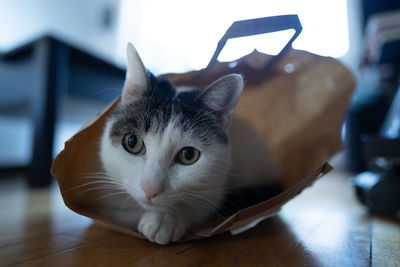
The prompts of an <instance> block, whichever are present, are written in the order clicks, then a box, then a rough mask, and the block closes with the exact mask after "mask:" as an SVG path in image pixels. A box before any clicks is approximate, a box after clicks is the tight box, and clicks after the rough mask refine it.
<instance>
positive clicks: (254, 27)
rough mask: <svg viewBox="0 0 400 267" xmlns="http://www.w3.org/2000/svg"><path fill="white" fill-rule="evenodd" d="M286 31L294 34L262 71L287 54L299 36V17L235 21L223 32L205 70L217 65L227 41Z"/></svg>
mask: <svg viewBox="0 0 400 267" xmlns="http://www.w3.org/2000/svg"><path fill="white" fill-rule="evenodd" d="M288 29H294V30H295V33H294V34H293V36H292V38H291V39H290V40H289V41H288V42H287V44H286V45H285V46H284V47H283V49H282V50H281V51H280V52H279V54H278V55H276V56H275V57H273V59H272V60H271V61H269V62H268V64H267V65H266V66H265V68H264V70H267V69H269V68H270V67H271V66H272V65H274V64H275V62H277V61H278V60H279V59H280V58H281V57H282V56H283V55H284V54H285V53H286V52H287V50H288V49H289V48H290V47H291V45H292V43H293V41H294V40H296V38H297V36H299V34H300V33H301V31H302V29H303V27H302V26H301V23H300V20H299V17H298V16H297V15H281V16H274V17H265V18H257V19H249V20H240V21H235V22H234V23H232V25H231V26H230V27H229V29H228V30H227V31H226V32H225V34H224V36H222V38H221V40H219V42H218V45H217V49H216V50H215V52H214V55H213V56H212V58H211V60H210V63H208V65H207V68H209V67H211V66H213V65H214V64H215V63H217V58H218V56H219V54H220V53H221V51H222V49H223V48H224V46H225V44H226V42H227V41H228V39H232V38H238V37H246V36H252V35H258V34H263V33H270V32H278V31H283V30H288Z"/></svg>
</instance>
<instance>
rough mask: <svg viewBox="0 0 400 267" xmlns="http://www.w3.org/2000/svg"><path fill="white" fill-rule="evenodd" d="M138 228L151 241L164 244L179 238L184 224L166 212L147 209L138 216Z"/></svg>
mask: <svg viewBox="0 0 400 267" xmlns="http://www.w3.org/2000/svg"><path fill="white" fill-rule="evenodd" d="M138 230H139V232H140V233H141V234H143V235H144V236H145V237H147V238H148V239H149V240H150V241H151V242H155V243H157V244H160V245H166V244H168V243H169V242H171V241H177V240H178V239H180V238H181V237H182V236H183V235H184V234H185V231H186V226H185V224H184V222H183V220H181V219H179V218H178V217H173V216H172V215H170V214H168V213H161V212H153V211H148V212H146V213H145V214H143V216H142V217H141V218H140V221H139V225H138Z"/></svg>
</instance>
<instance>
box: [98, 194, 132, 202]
mask: <svg viewBox="0 0 400 267" xmlns="http://www.w3.org/2000/svg"><path fill="white" fill-rule="evenodd" d="M126 194H128V192H124V191H121V192H115V193H110V194H107V195H103V196H101V197H98V198H96V199H94V200H92V201H93V202H95V201H98V200H101V199H104V198H108V197H112V196H116V195H126Z"/></svg>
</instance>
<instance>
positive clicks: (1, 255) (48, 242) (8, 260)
mask: <svg viewBox="0 0 400 267" xmlns="http://www.w3.org/2000/svg"><path fill="white" fill-rule="evenodd" d="M87 243H88V242H87V241H83V240H82V239H80V238H76V237H70V236H66V235H50V236H48V237H43V238H38V239H35V240H31V241H29V242H24V243H20V244H16V245H11V246H7V247H4V248H1V249H0V266H7V265H14V264H21V263H24V262H27V261H31V260H33V259H35V258H39V257H43V256H45V255H50V254H53V253H56V252H58V251H62V250H65V249H68V248H76V247H79V246H81V245H83V244H87Z"/></svg>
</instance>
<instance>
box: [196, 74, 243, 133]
mask: <svg viewBox="0 0 400 267" xmlns="http://www.w3.org/2000/svg"><path fill="white" fill-rule="evenodd" d="M243 86H244V82H243V78H242V76H241V75H239V74H230V75H226V76H223V77H222V78H219V79H218V80H217V81H215V82H214V83H212V84H211V85H210V86H209V87H208V88H206V89H205V90H204V91H203V92H202V93H201V94H202V96H201V97H202V99H203V103H204V104H205V105H206V106H207V107H208V108H210V109H211V110H213V111H214V113H215V114H216V115H217V116H218V117H219V119H220V121H221V122H222V124H223V126H226V125H227V123H228V122H229V119H230V118H231V117H232V115H233V112H234V111H235V107H236V104H237V101H238V99H239V97H240V95H241V94H242V92H243Z"/></svg>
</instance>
